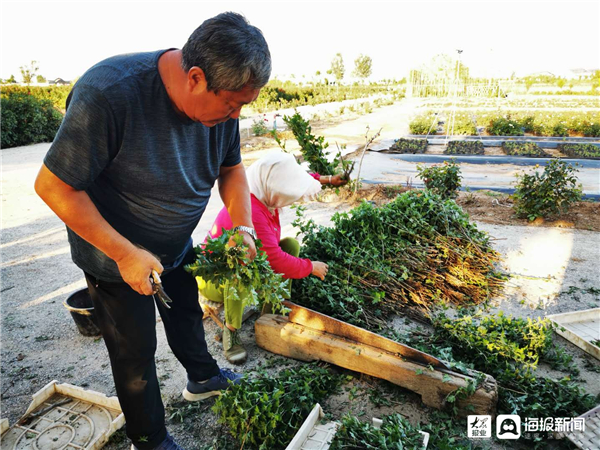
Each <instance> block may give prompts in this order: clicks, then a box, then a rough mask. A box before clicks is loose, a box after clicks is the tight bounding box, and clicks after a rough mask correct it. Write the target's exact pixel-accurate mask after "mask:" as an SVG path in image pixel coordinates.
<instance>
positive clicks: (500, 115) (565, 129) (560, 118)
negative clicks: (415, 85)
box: [409, 109, 600, 137]
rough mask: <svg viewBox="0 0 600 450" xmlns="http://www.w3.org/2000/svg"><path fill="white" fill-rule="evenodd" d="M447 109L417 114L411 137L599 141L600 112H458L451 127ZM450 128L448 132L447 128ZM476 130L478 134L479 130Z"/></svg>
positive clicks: (462, 110)
mask: <svg viewBox="0 0 600 450" xmlns="http://www.w3.org/2000/svg"><path fill="white" fill-rule="evenodd" d="M451 115H452V113H451V110H449V109H443V110H439V112H434V111H433V110H429V111H426V112H423V113H421V114H418V115H417V116H416V117H415V118H414V119H413V120H412V121H411V122H410V125H409V126H410V132H411V134H433V135H435V134H438V133H439V134H448V133H451V134H454V135H467V136H476V135H478V134H482V135H489V136H525V135H533V136H555V137H566V136H585V137H600V111H594V112H582V111H579V110H577V109H575V110H573V111H559V112H556V111H550V110H535V109H526V110H518V111H516V110H513V111H506V110H503V111H485V110H468V111H467V110H464V109H457V111H456V112H455V113H454V118H455V119H454V123H453V128H452V122H451V121H450V117H451ZM448 127H451V128H448ZM478 128H479V130H478Z"/></svg>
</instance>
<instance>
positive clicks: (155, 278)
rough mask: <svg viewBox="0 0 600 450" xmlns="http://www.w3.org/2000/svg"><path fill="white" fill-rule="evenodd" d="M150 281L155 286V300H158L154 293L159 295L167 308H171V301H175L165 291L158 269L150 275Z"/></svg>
mask: <svg viewBox="0 0 600 450" xmlns="http://www.w3.org/2000/svg"><path fill="white" fill-rule="evenodd" d="M150 283H151V284H152V286H153V288H154V292H153V293H152V298H154V300H155V301H156V297H154V295H155V294H156V295H158V299H159V300H160V301H161V302H162V304H163V305H165V308H167V309H171V307H170V306H169V303H173V300H171V297H169V296H168V295H167V293H166V292H165V290H164V288H163V285H162V281H161V280H160V277H159V276H158V272H157V271H156V270H153V271H152V276H151V277H150Z"/></svg>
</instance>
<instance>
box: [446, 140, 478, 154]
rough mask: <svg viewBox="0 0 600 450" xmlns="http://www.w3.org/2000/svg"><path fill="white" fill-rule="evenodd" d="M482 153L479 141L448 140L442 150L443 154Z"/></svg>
mask: <svg viewBox="0 0 600 450" xmlns="http://www.w3.org/2000/svg"><path fill="white" fill-rule="evenodd" d="M484 153H485V150H484V148H483V142H481V141H450V142H448V147H446V150H444V154H445V155H483V154H484Z"/></svg>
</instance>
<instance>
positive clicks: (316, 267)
mask: <svg viewBox="0 0 600 450" xmlns="http://www.w3.org/2000/svg"><path fill="white" fill-rule="evenodd" d="M311 262H312V272H311V274H312V275H314V276H315V277H319V278H320V279H321V280H324V279H325V275H327V271H328V270H329V266H328V265H327V264H325V263H324V262H321V261H311Z"/></svg>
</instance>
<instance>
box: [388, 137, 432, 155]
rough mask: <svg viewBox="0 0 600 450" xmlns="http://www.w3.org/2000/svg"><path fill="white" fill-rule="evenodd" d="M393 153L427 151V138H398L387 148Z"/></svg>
mask: <svg viewBox="0 0 600 450" xmlns="http://www.w3.org/2000/svg"><path fill="white" fill-rule="evenodd" d="M388 151H389V152H393V153H413V154H416V153H425V151H427V139H405V138H400V139H397V140H396V141H394V144H393V145H392V146H391V147H390V148H389V149H388Z"/></svg>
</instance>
